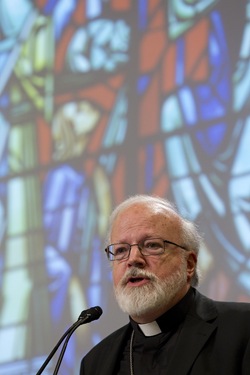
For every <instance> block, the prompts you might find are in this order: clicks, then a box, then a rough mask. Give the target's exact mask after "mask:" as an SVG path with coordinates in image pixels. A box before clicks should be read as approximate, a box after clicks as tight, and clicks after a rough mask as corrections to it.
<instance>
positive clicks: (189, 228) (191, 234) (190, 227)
mask: <svg viewBox="0 0 250 375" xmlns="http://www.w3.org/2000/svg"><path fill="white" fill-rule="evenodd" d="M135 204H144V205H147V206H148V207H151V208H153V209H154V208H161V209H163V210H165V211H167V212H169V211H172V212H173V213H174V214H175V215H177V217H178V218H179V220H180V230H181V240H182V243H183V246H184V247H185V248H187V250H192V251H194V252H195V253H196V255H197V257H198V255H199V250H200V248H201V245H202V236H201V234H200V233H199V231H198V227H197V225H196V224H195V223H193V222H191V221H189V220H187V219H186V218H184V217H183V216H181V215H180V213H179V212H178V211H177V209H176V207H175V205H174V204H173V203H172V202H170V201H169V200H167V199H164V198H161V197H158V196H151V195H146V194H138V195H134V196H131V197H129V198H127V199H126V200H125V201H123V202H122V203H120V204H119V205H118V206H117V207H116V208H115V209H114V210H113V212H112V213H111V216H110V222H109V231H108V233H107V242H108V243H110V239H111V232H112V228H113V224H114V222H115V220H116V218H117V217H118V216H119V214H120V213H121V212H123V211H124V210H126V209H127V208H129V207H131V206H133V205H135ZM198 283H199V271H198V267H197V265H196V269H195V272H194V275H193V277H192V279H191V285H192V286H197V285H198Z"/></svg>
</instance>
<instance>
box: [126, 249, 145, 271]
mask: <svg viewBox="0 0 250 375" xmlns="http://www.w3.org/2000/svg"><path fill="white" fill-rule="evenodd" d="M128 264H129V265H133V266H134V265H140V266H143V265H144V264H145V258H144V256H143V255H142V253H141V251H140V248H139V245H138V244H132V245H131V249H130V254H129V258H128Z"/></svg>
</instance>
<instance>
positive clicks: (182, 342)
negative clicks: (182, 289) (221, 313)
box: [166, 291, 217, 375]
mask: <svg viewBox="0 0 250 375" xmlns="http://www.w3.org/2000/svg"><path fill="white" fill-rule="evenodd" d="M216 317H217V309H216V307H215V305H214V303H213V301H212V300H210V299H208V298H206V297H204V296H202V295H200V294H199V293H198V292H197V291H196V296H195V304H194V306H193V308H191V310H190V312H189V313H188V315H187V317H186V319H185V322H184V325H183V328H182V330H181V333H180V335H179V338H178V342H177V345H176V348H175V351H174V354H173V357H172V359H171V360H170V362H169V366H168V368H167V372H166V373H169V374H178V375H185V374H187V373H188V372H189V370H190V368H191V366H192V364H193V363H194V361H195V359H196V357H197V355H198V354H199V352H200V351H201V349H202V348H203V346H204V345H205V343H206V342H207V340H208V339H209V337H210V336H211V334H212V333H213V332H214V330H215V329H216V327H217V321H216Z"/></svg>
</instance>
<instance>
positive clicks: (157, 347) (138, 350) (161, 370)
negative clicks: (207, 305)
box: [117, 288, 194, 375]
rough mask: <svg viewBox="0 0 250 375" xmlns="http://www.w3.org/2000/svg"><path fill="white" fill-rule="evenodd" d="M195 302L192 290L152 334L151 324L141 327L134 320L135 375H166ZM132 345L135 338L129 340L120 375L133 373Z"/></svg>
mask: <svg viewBox="0 0 250 375" xmlns="http://www.w3.org/2000/svg"><path fill="white" fill-rule="evenodd" d="M193 298H194V291H193V289H192V288H190V289H189V291H188V292H187V294H186V295H185V296H184V297H183V299H182V300H181V301H180V302H179V303H178V304H176V305H175V306H174V307H172V308H171V309H170V310H169V311H167V312H166V313H165V314H163V315H162V316H161V317H159V318H158V319H157V320H156V322H153V329H152V332H150V324H149V325H138V324H137V323H136V322H134V321H133V320H132V319H131V318H130V323H131V326H132V330H134V339H133V348H132V363H133V371H134V375H152V374H157V375H163V374H164V375H165V374H166V369H167V366H168V362H169V360H170V358H171V356H172V354H173V350H174V347H175V345H176V342H177V340H178V336H179V334H180V332H181V329H182V325H183V322H184V319H185V316H186V315H187V312H188V310H189V307H190V305H191V303H192V300H193ZM144 326H145V327H144ZM143 332H144V333H143ZM157 332H159V333H157ZM155 333H156V334H155ZM130 341H131V335H129V336H128V338H127V341H126V343H125V346H124V350H123V352H122V354H121V359H120V365H119V364H118V371H117V375H129V374H130V373H131V372H130V362H131V360H130Z"/></svg>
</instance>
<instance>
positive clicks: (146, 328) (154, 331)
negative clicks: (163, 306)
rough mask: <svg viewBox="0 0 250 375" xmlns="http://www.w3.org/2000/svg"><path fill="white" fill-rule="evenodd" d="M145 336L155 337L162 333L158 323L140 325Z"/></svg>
mask: <svg viewBox="0 0 250 375" xmlns="http://www.w3.org/2000/svg"><path fill="white" fill-rule="evenodd" d="M138 326H139V327H140V329H141V330H142V332H143V333H144V335H145V336H155V335H158V334H159V333H161V329H160V327H159V325H158V323H157V322H156V321H155V320H154V321H153V322H151V323H145V324H138Z"/></svg>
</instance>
